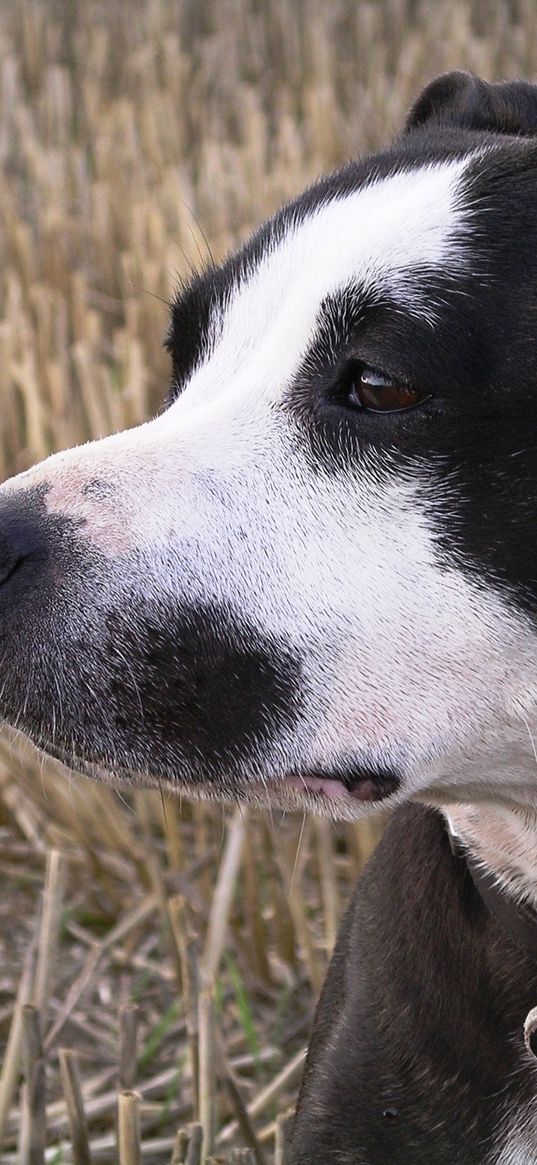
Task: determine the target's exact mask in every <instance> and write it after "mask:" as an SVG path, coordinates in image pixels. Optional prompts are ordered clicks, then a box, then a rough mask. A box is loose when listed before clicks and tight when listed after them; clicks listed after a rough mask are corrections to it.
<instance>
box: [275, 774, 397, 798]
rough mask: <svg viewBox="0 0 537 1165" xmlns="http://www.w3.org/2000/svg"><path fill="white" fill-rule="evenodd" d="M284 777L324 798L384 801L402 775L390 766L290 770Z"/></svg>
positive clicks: (294, 785) (302, 790)
mask: <svg viewBox="0 0 537 1165" xmlns="http://www.w3.org/2000/svg"><path fill="white" fill-rule="evenodd" d="M286 781H287V783H288V784H289V785H290V786H291V787H292V788H293V789H295V790H297V791H298V792H303V793H312V794H313V796H314V797H316V798H319V799H320V800H322V801H325V802H326V801H337V802H340V801H347V802H349V801H363V802H369V801H384V800H385V799H386V797H391V796H393V794H394V793H397V791H398V790H399V789H400V787H401V778H400V777H399V776H398V775H397V773H394V772H392V771H391V770H389V769H383V770H379V771H376V772H374V771H367V770H365V771H364V770H361V769H358V770H351V771H348V772H342V773H317V772H311V773H301V774H296V775H295V774H292V775H291V776H289V777H288V778H287V779H286Z"/></svg>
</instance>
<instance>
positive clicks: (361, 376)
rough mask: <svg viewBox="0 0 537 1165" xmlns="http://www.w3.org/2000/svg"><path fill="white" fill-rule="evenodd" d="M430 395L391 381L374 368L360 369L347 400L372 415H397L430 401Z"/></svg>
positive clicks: (400, 382)
mask: <svg viewBox="0 0 537 1165" xmlns="http://www.w3.org/2000/svg"><path fill="white" fill-rule="evenodd" d="M430 395H431V394H430V393H426V392H422V391H420V389H418V388H413V387H412V386H411V385H410V384H404V383H403V382H402V381H400V380H393V379H392V378H391V377H390V376H386V375H385V374H384V373H383V372H377V370H376V369H375V368H364V367H362V368H361V369H360V370H359V371H358V372H357V374H356V376H355V377H354V379H353V382H352V387H351V389H350V392H349V395H348V400H349V403H350V404H352V405H355V406H356V408H359V409H367V410H368V412H374V413H398V412H402V410H403V409H413V408H414V407H415V406H416V405H420V404H423V402H424V401H426V400H429V399H430Z"/></svg>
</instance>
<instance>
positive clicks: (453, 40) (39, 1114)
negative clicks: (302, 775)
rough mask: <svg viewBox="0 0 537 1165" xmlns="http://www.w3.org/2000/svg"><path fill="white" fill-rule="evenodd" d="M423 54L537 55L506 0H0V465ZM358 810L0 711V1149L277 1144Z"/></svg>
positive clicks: (70, 416)
mask: <svg viewBox="0 0 537 1165" xmlns="http://www.w3.org/2000/svg"><path fill="white" fill-rule="evenodd" d="M451 68H466V69H471V70H473V71H475V72H477V73H479V74H481V75H483V76H484V77H485V78H487V79H489V80H492V79H502V78H507V77H509V78H515V77H525V78H528V79H530V80H532V79H537V5H535V3H534V0H512V2H507V0H505V2H502V0H483V2H482V3H480V2H478V0H475V2H471V0H466V2H465V0H451V2H450V3H449V4H446V3H444V2H442V0H367V2H365V0H331V2H330V3H328V4H327V3H325V2H324V0H174V2H173V3H172V2H167V0H83V2H82V0H80V2H79V3H77V2H76V0H65V2H63V3H62V2H59V0H35V2H34V3H30V2H28V0H4V3H3V4H2V5H1V7H0V475H1V477H2V478H4V477H7V476H9V475H11V474H12V473H14V472H17V471H19V470H21V469H23V468H25V467H26V466H28V465H30V464H31V463H32V462H34V461H37V460H40V459H41V458H43V457H45V456H46V455H47V454H48V453H49V452H51V451H52V450H55V449H58V448H61V447H64V446H69V445H72V444H76V443H79V442H81V441H85V440H87V439H89V438H92V437H100V436H102V435H104V434H106V433H108V432H111V431H113V430H117V429H122V428H125V427H126V426H131V425H134V424H136V423H137V422H139V421H140V420H142V419H143V418H145V417H147V416H149V415H151V413H153V412H154V411H155V410H156V409H157V408H158V407H159V404H160V402H161V400H162V398H163V395H164V393H165V391H166V385H167V378H168V363H167V358H166V355H165V353H164V351H163V349H162V338H163V335H164V331H165V328H166V322H167V311H168V308H167V301H168V300H169V299H170V296H172V295H173V292H174V288H175V287H176V285H177V283H178V281H179V279H185V278H188V276H189V273H190V272H192V271H193V270H195V269H200V268H202V267H203V266H204V265H205V264H206V263H207V262H208V260H209V256H210V254H212V255H213V256H214V258H215V259H216V260H218V259H219V258H221V257H222V256H223V255H225V253H226V252H227V251H228V250H229V249H230V248H233V247H234V246H235V245H236V244H237V243H238V242H240V241H241V240H242V239H243V238H244V237H245V236H246V235H247V234H248V233H249V232H250V231H251V230H252V228H254V227H255V226H256V225H257V224H258V223H259V222H260V221H261V220H263V219H264V218H266V217H267V216H268V215H270V214H271V213H272V212H273V211H274V210H275V209H276V208H277V207H278V206H279V204H280V203H281V202H282V201H284V200H286V199H288V198H290V197H292V196H293V195H295V194H296V193H298V192H299V191H300V190H301V188H302V187H303V186H304V185H305V184H307V183H309V182H311V181H313V180H314V179H315V178H316V177H317V176H318V175H319V174H321V173H322V172H325V171H326V170H329V169H331V168H334V167H336V166H338V165H340V164H341V163H342V162H344V161H346V160H347V159H348V158H352V157H355V156H356V155H358V154H360V153H362V152H364V151H368V150H371V149H375V148H376V147H377V146H379V145H381V144H382V143H385V142H386V141H388V140H389V139H390V138H391V137H392V136H393V135H394V134H395V133H396V132H397V131H398V129H399V128H400V126H401V124H402V121H403V119H404V116H405V113H406V111H407V109H408V107H409V105H410V104H411V102H412V101H413V99H414V98H415V96H416V95H417V93H418V91H419V90H420V89H421V87H422V86H423V85H424V84H425V83H426V82H427V81H428V80H429V79H430V78H431V77H432V76H434V75H435V74H436V73H439V72H442V71H444V70H447V69H451ZM381 828H382V823H381V822H379V821H373V822H370V821H366V822H365V823H363V824H361V825H360V826H338V827H337V828H336V827H334V826H332V825H331V824H330V823H329V822H327V821H321V820H316V819H313V818H312V819H308V820H303V819H302V818H301V817H300V818H298V819H296V820H295V819H293V818H292V817H287V818H283V817H282V816H281V815H277V816H275V815H272V816H271V815H269V814H268V813H267V814H263V813H253V812H247V811H246V810H243V811H242V812H241V811H240V810H236V811H233V810H231V811H228V810H226V811H223V810H221V809H219V808H213V807H209V806H206V805H187V804H181V803H180V802H179V800H174V799H173V798H172V797H170V796H168V795H166V796H165V798H161V797H160V796H159V795H157V794H151V793H136V794H134V795H133V794H132V793H131V794H127V793H125V794H124V793H121V794H120V793H118V792H114V791H112V790H110V789H107V788H101V787H97V786H96V785H92V784H91V783H90V782H89V781H87V780H84V779H83V778H81V777H76V776H69V774H67V772H66V770H64V769H61V767H60V766H58V765H56V764H54V763H53V762H51V761H48V760H44V759H43V758H41V757H40V756H38V755H37V753H36V752H35V751H32V750H31V749H30V748H29V747H28V746H27V745H25V744H24V742H23V741H21V740H20V739H15V740H14V739H12V738H9V739H5V738H4V739H0V876H1V879H2V894H1V896H0V1062H1V1064H2V1067H1V1069H0V1161H1V1162H2V1163H3V1165H11V1163H15V1162H17V1163H18V1162H20V1163H21V1165H25V1163H26V1162H30V1161H32V1162H40V1161H43V1160H46V1161H47V1162H56V1163H58V1165H59V1163H63V1165H69V1163H71V1162H74V1163H75V1165H78V1163H79V1162H80V1163H82V1165H88V1162H115V1161H118V1160H119V1161H120V1162H121V1165H133V1163H134V1162H140V1161H143V1162H144V1163H146V1162H155V1163H157V1162H158V1163H161V1162H172V1161H173V1162H174V1163H175V1165H181V1163H182V1162H186V1161H187V1159H188V1163H189V1165H200V1162H205V1161H208V1160H209V1159H211V1160H212V1159H214V1160H215V1161H216V1160H218V1161H220V1160H226V1161H234V1162H237V1163H238V1162H242V1163H243V1165H251V1163H252V1162H256V1163H257V1165H272V1163H273V1162H275V1161H276V1162H277V1163H278V1165H282V1163H283V1161H284V1153H285V1139H286V1130H287V1128H288V1117H287V1114H288V1112H289V1110H290V1106H291V1105H292V1104H293V1101H294V1098H295V1095H296V1090H297V1087H298V1080H299V1076H300V1070H301V1064H302V1059H303V1051H304V1047H305V1044H306V1041H307V1035H308V1030H309V1025H310V1022H311V1016H312V1009H313V1006H314V1004H315V1000H316V998H317V995H318V991H319V988H320V984H321V982H322V978H323V975H324V972H325V968H326V965H327V960H328V958H329V955H330V951H331V949H332V946H333V943H334V937H335V933H336V928H337V925H338V921H339V918H340V915H341V912H342V909H343V907H344V904H345V902H346V901H347V900H348V898H349V894H350V890H351V888H352V885H353V883H354V881H355V878H356V875H357V873H358V872H359V870H360V868H361V866H362V864H363V862H364V860H365V859H366V858H367V856H368V854H369V853H370V852H371V849H372V847H373V845H374V844H375V841H376V839H377V837H378V836H379V831H380V829H381ZM192 1122H194V1124H193V1125H192ZM184 1130H186V1131H184Z"/></svg>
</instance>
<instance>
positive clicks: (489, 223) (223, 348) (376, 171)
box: [0, 74, 537, 1165]
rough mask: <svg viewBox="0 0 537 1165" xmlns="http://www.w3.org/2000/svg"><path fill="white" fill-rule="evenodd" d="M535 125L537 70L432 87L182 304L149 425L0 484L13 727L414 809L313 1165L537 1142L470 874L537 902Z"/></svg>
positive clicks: (386, 846)
mask: <svg viewBox="0 0 537 1165" xmlns="http://www.w3.org/2000/svg"><path fill="white" fill-rule="evenodd" d="M534 134H536V135H537V87H536V88H534V87H532V86H531V85H527V84H524V83H512V84H505V85H487V84H485V83H484V82H481V81H478V80H477V79H475V78H473V77H470V76H468V75H466V74H451V75H448V76H446V77H442V78H439V79H438V80H437V81H436V82H433V83H432V84H431V85H430V86H429V87H428V89H426V90H425V92H424V93H423V94H422V96H421V97H420V98H419V100H418V102H417V104H416V106H415V108H414V109H413V111H412V113H411V115H410V118H409V121H408V124H407V127H406V130H405V133H404V134H403V136H402V137H401V138H400V139H399V140H397V141H396V142H395V144H394V145H393V146H392V147H391V148H389V149H387V150H386V151H385V152H383V153H379V154H377V155H375V156H374V157H367V158H364V159H362V160H361V161H359V162H357V163H354V164H352V165H349V166H348V167H346V168H345V169H344V170H342V171H341V172H339V173H337V174H333V175H331V176H330V177H328V178H325V179H323V180H322V181H320V182H319V183H318V184H317V185H315V186H313V187H312V188H310V189H308V190H307V191H306V192H305V193H304V194H302V195H301V197H300V198H298V199H297V200H296V202H293V203H292V204H291V205H289V206H286V207H284V209H283V210H281V211H280V212H279V213H278V214H277V215H276V216H275V218H274V219H272V220H271V221H270V222H269V223H268V224H267V225H265V226H264V227H262V228H261V229H260V230H259V231H258V233H257V234H256V235H254V237H253V238H252V239H251V241H250V242H248V243H247V244H246V246H244V247H243V248H242V249H241V250H240V251H239V252H238V253H237V254H236V255H234V256H233V257H231V258H230V259H229V260H228V261H226V262H225V263H224V264H223V266H222V267H220V268H218V269H211V270H208V271H207V272H206V273H205V274H203V275H202V276H200V277H199V278H196V279H195V280H194V282H193V283H192V285H191V286H190V287H188V288H187V289H186V290H185V291H184V292H182V293H181V295H180V296H179V298H178V299H177V302H176V303H175V304H174V306H173V309H172V319H171V327H170V332H169V337H168V341H167V343H168V347H169V351H170V354H171V358H172V363H173V378H172V388H171V392H170V396H169V400H168V406H167V408H166V410H165V411H163V412H162V413H161V414H160V415H159V416H157V417H156V418H155V419H154V420H152V421H150V422H149V423H147V424H144V425H141V426H140V427H139V428H137V429H134V430H132V431H130V432H125V433H120V434H118V435H116V436H112V437H109V438H106V439H105V440H101V441H98V442H94V443H92V444H89V445H85V446H82V447H80V448H76V449H71V450H69V451H68V452H64V453H59V454H56V455H55V456H53V457H50V458H49V459H48V460H47V461H45V462H44V463H42V464H41V465H39V466H37V467H36V468H34V469H32V470H30V471H28V472H27V473H23V474H21V475H20V476H19V477H17V478H15V479H14V480H12V481H10V482H8V483H6V484H5V485H4V486H3V487H2V489H1V491H0V550H1V579H2V584H3V585H2V588H1V593H0V628H1V643H2V677H1V700H0V709H1V713H2V716H3V718H4V719H5V721H7V722H8V723H10V724H11V725H14V726H16V727H18V728H20V729H22V730H23V731H24V732H26V733H27V734H28V735H29V736H31V737H32V738H33V739H34V740H35V741H36V742H37V743H38V744H39V745H40V746H41V747H42V748H44V749H46V750H47V751H48V752H50V753H52V754H53V755H55V756H58V757H60V758H61V759H62V760H64V761H65V762H66V763H67V764H68V765H70V766H72V767H74V768H76V769H78V770H81V771H82V772H85V773H87V774H89V775H91V776H94V777H98V778H102V779H105V780H122V781H130V782H135V783H145V784H154V783H156V782H159V783H160V784H161V785H163V786H167V787H170V788H173V789H176V790H182V791H183V792H185V793H187V794H192V795H196V796H203V797H213V798H218V799H223V798H227V799H237V798H240V799H243V800H247V801H250V802H254V803H256V804H266V803H268V802H272V803H273V804H275V805H279V806H284V807H290V808H294V807H304V808H307V809H313V810H315V811H321V812H325V813H328V814H330V815H332V816H334V817H340V818H347V819H352V818H355V817H357V816H359V815H360V814H362V813H363V812H364V810H365V808H366V807H371V806H375V805H378V804H380V803H382V804H383V805H384V806H393V807H395V806H402V807H401V808H399V809H398V810H397V812H396V813H395V814H394V817H393V820H392V824H391V826H390V828H389V829H388V831H387V833H386V835H385V838H384V840H383V842H382V843H381V846H380V848H379V850H378V851H377V854H376V856H375V857H374V859H373V861H372V863H371V864H370V866H369V868H368V871H367V872H366V874H365V875H364V877H363V879H362V880H361V882H360V886H359V890H358V895H357V898H356V901H355V903H354V904H353V906H352V908H351V911H350V914H349V916H348V918H347V922H346V924H345V926H344V928H343V931H342V934H341V936H340V939H339V943H338V947H337V951H336V954H335V957H334V961H333V964H332V968H331V971H330V974H329V978H328V981H327V986H326V988H325V991H324V994H323V998H322V1001H321V1005H320V1009H319V1014H318V1018H317V1022H316V1027H315V1031H314V1036H313V1041H312V1047H311V1050H310V1056H309V1060H308V1065H307V1069H306V1075H305V1081H304V1085H303V1088H302V1094H301V1099H300V1103H299V1110H298V1116H297V1121H296V1131H295V1147H294V1159H295V1161H296V1162H297V1163H300V1165H306V1163H310V1162H328V1161H330V1162H337V1163H338V1165H399V1163H400V1165H403V1163H404V1165H433V1163H435V1165H448V1163H449V1165H453V1163H454V1162H457V1163H458V1165H481V1163H487V1165H522V1163H524V1165H526V1163H529V1162H533V1161H537V1070H536V1067H535V1064H536V1063H537V1062H536V1061H534V1060H533V1058H532V1056H531V1054H530V1053H529V1051H527V1050H526V1048H525V1045H524V1041H523V1025H524V1020H525V1017H526V1014H527V1012H528V1010H529V1009H530V1008H531V1007H532V1005H533V1004H535V1003H537V954H536V953H535V952H532V950H531V933H532V923H531V919H527V920H526V921H527V931H528V935H529V938H528V942H527V943H525V941H524V936H522V938H520V934H519V933H518V931H517V928H516V927H513V928H512V929H510V927H509V924H508V922H507V923H505V924H504V921H502V919H501V912H498V911H496V910H495V909H494V908H493V907H489V906H488V905H487V903H486V895H485V896H483V894H482V893H481V891H480V887H479V874H478V875H477V876H475V871H479V870H481V871H489V873H491V874H492V875H493V879H494V881H495V885H496V887H497V889H496V896H497V897H498V898H500V897H501V898H503V899H504V900H505V901H506V902H507V903H510V904H511V905H512V911H513V916H515V915H516V916H517V918H518V915H517V907H516V902H517V901H518V900H521V899H523V900H524V901H526V902H527V903H529V907H528V910H529V911H530V912H531V910H532V907H533V904H535V906H537V759H536V755H537V754H536V749H535V746H534V739H533V736H534V733H535V734H537V715H536V708H537V537H536V535H535V525H536V521H537V422H536V410H537V406H536V397H537V136H533V135H534ZM534 542H535V545H534ZM403 802H407V803H409V802H413V803H414V804H407V805H406V806H403ZM417 802H422V803H425V806H427V807H424V806H423V805H419V804H416V803H417ZM431 806H432V807H435V806H436V807H439V806H441V807H445V808H443V809H442V812H439V811H438V809H437V808H431ZM472 871H473V872H472ZM519 921H521V919H520V918H519ZM536 926H537V922H536ZM521 928H522V930H523V929H524V928H523V925H522V921H521ZM521 928H519V930H520V929H521Z"/></svg>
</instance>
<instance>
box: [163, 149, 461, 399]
mask: <svg viewBox="0 0 537 1165" xmlns="http://www.w3.org/2000/svg"><path fill="white" fill-rule="evenodd" d="M472 158H473V155H472V156H471V157H466V158H463V159H462V160H461V159H458V160H456V161H451V162H446V163H442V164H437V165H431V166H427V167H424V168H422V169H414V170H408V171H406V172H404V173H399V174H395V175H392V176H391V177H389V178H384V179H382V180H377V181H374V182H371V183H369V184H368V185H367V186H364V187H362V188H360V189H358V190H355V191H353V192H352V193H350V194H347V195H345V196H343V197H341V198H334V199H332V200H330V201H326V202H323V203H321V204H320V205H319V206H317V207H316V208H315V209H314V210H313V211H312V212H311V214H309V215H308V216H307V217H306V218H305V219H303V220H302V221H299V222H297V223H296V224H294V225H293V223H292V220H291V221H290V223H289V226H288V228H287V229H286V230H285V231H284V234H283V236H282V238H281V239H280V240H278V241H277V242H271V241H270V239H268V241H267V253H266V255H265V256H264V257H263V258H262V259H261V261H260V262H259V263H258V264H257V265H256V266H255V268H254V269H253V270H252V274H251V275H250V276H245V277H243V278H242V279H241V281H240V283H239V284H238V286H235V287H234V288H233V289H232V291H231V293H230V298H229V301H228V302H227V304H226V305H225V307H224V310H223V312H222V313H221V315H220V316H219V318H218V319H215V320H214V330H213V345H212V350H211V351H209V352H208V353H207V361H206V363H205V365H204V366H203V367H201V368H200V369H199V370H198V371H197V373H196V374H195V376H194V378H193V379H194V380H195V384H196V394H197V395H198V399H199V394H201V393H203V395H205V393H207V394H211V395H213V393H215V392H217V391H218V390H219V389H220V388H221V387H222V386H223V385H224V384H229V380H230V378H231V377H233V378H234V379H235V378H236V377H237V376H238V375H239V376H240V374H241V372H246V371H247V372H248V375H249V376H251V374H252V371H253V373H254V377H255V381H254V383H255V382H258V383H259V381H261V382H264V384H265V385H267V374H269V373H271V375H270V377H269V379H270V380H272V377H273V375H274V371H275V369H276V370H277V374H278V381H279V383H280V384H281V383H285V382H286V381H287V380H288V378H289V377H290V376H291V375H292V374H293V372H294V371H296V369H297V367H298V366H299V364H300V361H301V359H303V357H304V355H305V354H306V352H307V350H308V347H309V344H310V342H311V340H312V337H313V333H314V329H315V322H316V319H317V317H318V313H319V308H320V305H321V304H322V302H323V300H324V299H325V298H326V297H327V296H329V295H333V294H334V293H336V292H337V291H338V290H339V289H342V288H345V287H347V286H349V285H350V284H355V285H356V286H357V287H358V288H360V289H362V288H363V289H364V291H365V292H368V291H369V292H372V293H373V294H388V295H393V296H394V297H396V298H397V299H398V300H400V302H401V303H402V306H403V307H405V308H406V309H407V310H408V311H409V312H410V313H411V314H418V315H420V316H421V317H422V318H425V319H427V320H430V321H432V320H434V316H435V310H434V305H432V304H431V303H430V302H428V301H427V297H426V293H425V292H424V288H423V286H420V280H419V276H418V277H417V273H418V272H419V269H420V268H423V267H425V268H433V269H434V268H437V269H438V270H439V271H441V272H442V273H450V272H453V273H454V272H456V271H457V270H460V268H461V266H462V265H463V264H464V261H465V258H464V248H463V246H462V242H461V235H462V233H463V232H464V230H465V228H466V223H467V220H468V219H469V215H470V211H469V208H468V207H467V206H465V205H464V200H463V199H462V197H461V193H460V179H461V176H462V174H463V172H464V170H465V169H466V167H467V166H468V164H469V162H470V161H471V160H472ZM215 337H216V338H215ZM179 342H180V337H179ZM252 356H254V357H255V365H256V368H257V375H256V374H255V369H254V370H252V369H251V367H250V365H251V363H252V361H251V357H252Z"/></svg>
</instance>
